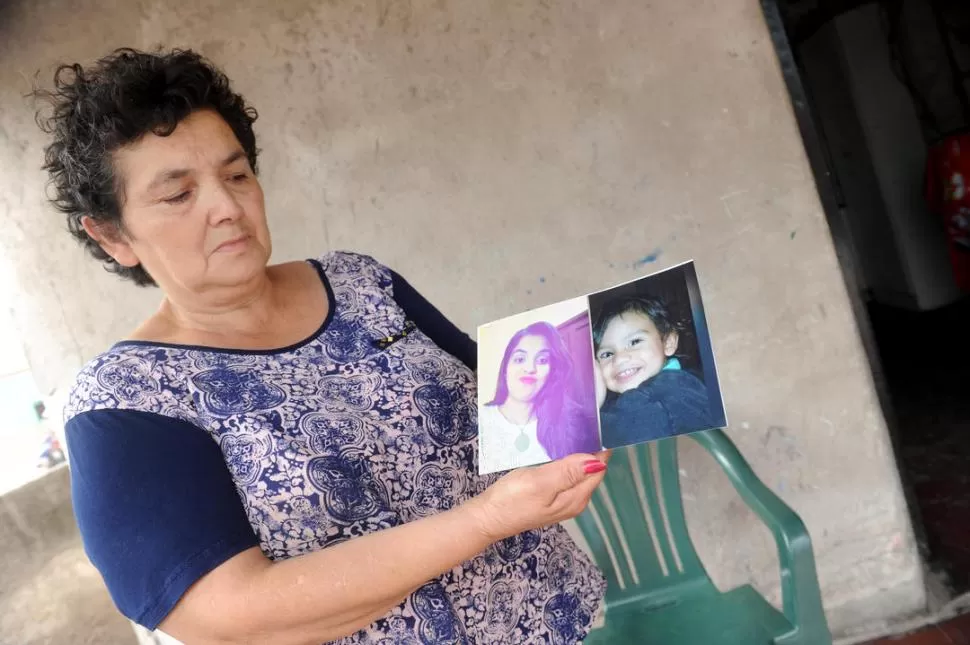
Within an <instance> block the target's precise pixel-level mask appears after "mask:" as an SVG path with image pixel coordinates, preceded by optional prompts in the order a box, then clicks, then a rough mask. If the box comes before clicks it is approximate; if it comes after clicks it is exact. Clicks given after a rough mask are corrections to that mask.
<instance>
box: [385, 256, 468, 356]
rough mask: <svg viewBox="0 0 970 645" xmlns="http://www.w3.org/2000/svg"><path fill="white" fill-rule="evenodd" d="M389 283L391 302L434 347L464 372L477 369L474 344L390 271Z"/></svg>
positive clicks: (398, 276)
mask: <svg viewBox="0 0 970 645" xmlns="http://www.w3.org/2000/svg"><path fill="white" fill-rule="evenodd" d="M391 284H392V287H393V289H394V300H395V302H397V304H398V306H399V307H401V309H403V310H404V313H405V314H407V317H408V318H409V319H410V320H411V321H412V322H413V323H414V324H415V325H417V326H418V329H420V330H421V331H422V332H424V333H425V335H426V336H428V338H430V339H431V340H432V341H434V343H435V345H437V346H438V347H440V348H441V349H443V350H445V351H446V352H448V353H449V354H451V355H452V356H454V357H455V358H457V359H458V360H460V361H461V362H462V363H464V364H465V365H467V366H468V369H470V370H475V369H476V368H477V367H478V345H477V344H476V343H475V341H474V340H472V339H471V338H470V337H469V336H468V334H466V333H465V332H463V331H462V330H460V329H458V327H456V326H455V325H454V324H452V322H451V321H450V320H448V319H447V318H445V316H444V315H443V314H442V313H441V312H440V311H438V310H437V309H436V308H435V307H434V305H432V304H431V303H430V302H428V301H427V300H425V299H424V296H422V295H421V294H420V293H418V292H417V290H415V288H414V287H412V286H411V285H410V284H408V282H407V280H405V279H404V278H402V277H401V276H400V275H398V274H397V273H395V272H394V271H391Z"/></svg>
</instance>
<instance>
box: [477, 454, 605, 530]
mask: <svg viewBox="0 0 970 645" xmlns="http://www.w3.org/2000/svg"><path fill="white" fill-rule="evenodd" d="M609 456H610V453H609V452H608V451H604V452H599V453H596V454H595V455H590V454H576V455H570V456H568V457H566V458H564V459H560V460H558V461H553V462H551V463H548V464H543V465H541V466H535V467H533V468H523V469H520V470H516V471H514V472H511V473H509V474H507V475H505V476H504V477H502V478H501V479H500V480H498V481H497V482H495V483H494V484H493V485H492V486H491V487H489V488H488V490H486V491H485V492H484V493H482V494H481V495H479V496H478V497H476V498H475V499H473V500H472V501H471V502H469V505H470V506H471V509H470V510H472V509H473V510H474V512H475V514H476V516H477V518H478V522H479V524H480V526H481V530H482V533H483V535H485V537H486V538H487V539H488V540H489V541H490V542H497V541H499V540H504V539H505V538H508V537H511V536H513V535H517V534H519V533H521V532H523V531H527V530H529V529H534V528H539V527H543V526H548V525H550V524H555V523H557V522H561V521H563V520H567V519H570V518H572V517H575V516H577V515H579V514H580V513H582V512H583V509H585V508H586V505H587V504H589V500H590V497H592V495H593V491H594V490H595V489H596V487H597V486H598V485H599V484H600V482H602V481H603V477H604V476H605V475H606V462H607V461H608V460H609Z"/></svg>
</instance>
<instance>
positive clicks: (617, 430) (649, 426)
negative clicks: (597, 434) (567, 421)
mask: <svg viewBox="0 0 970 645" xmlns="http://www.w3.org/2000/svg"><path fill="white" fill-rule="evenodd" d="M714 424H715V421H714V419H713V415H712V414H711V410H710V404H709V401H708V396H707V387H706V386H705V385H704V382H703V381H701V380H700V379H699V378H697V377H696V376H694V375H693V374H691V373H690V372H688V371H686V370H683V369H680V368H679V365H678V366H677V367H673V369H670V368H668V369H664V370H661V371H660V373H658V374H657V375H656V376H654V377H652V378H650V379H647V380H646V381H644V382H643V383H641V384H640V385H639V386H637V387H636V388H635V389H632V390H629V391H627V392H624V393H623V394H619V395H616V396H613V397H611V398H610V399H607V401H606V402H605V403H604V404H603V407H602V408H601V409H600V426H601V428H600V429H601V433H602V438H603V447H604V448H619V447H621V446H627V445H630V444H634V443H641V442H644V441H652V440H655V439H664V438H667V437H671V436H674V435H678V434H682V433H684V432H692V431H695V430H703V429H706V428H710V427H712V426H713V425H714Z"/></svg>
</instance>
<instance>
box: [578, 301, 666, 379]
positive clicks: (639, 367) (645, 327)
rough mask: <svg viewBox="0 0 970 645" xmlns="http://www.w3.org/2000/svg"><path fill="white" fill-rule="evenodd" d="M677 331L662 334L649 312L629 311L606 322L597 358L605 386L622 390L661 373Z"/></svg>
mask: <svg viewBox="0 0 970 645" xmlns="http://www.w3.org/2000/svg"><path fill="white" fill-rule="evenodd" d="M677 340H678V339H677V332H671V333H669V334H667V336H666V337H664V336H661V335H660V332H659V331H658V330H657V326H656V325H655V324H654V323H653V321H652V320H650V317H649V316H645V315H644V314H641V313H637V312H634V311H629V312H627V313H625V314H622V315H620V316H617V317H616V318H614V319H613V320H611V321H610V322H609V324H608V325H607V326H606V330H605V331H604V332H603V338H602V340H601V341H600V344H599V348H598V349H597V350H596V362H597V363H598V364H599V368H600V371H601V372H602V374H603V381H604V382H605V383H606V389H608V390H610V391H611V392H616V393H618V394H619V393H623V392H626V391H627V390H632V389H634V388H635V387H637V386H639V385H640V384H641V383H643V382H644V381H646V380H647V379H649V378H652V377H654V376H656V375H657V374H659V373H660V370H662V369H663V366H664V364H665V363H666V362H667V359H668V358H670V357H671V356H673V355H674V352H676V351H677Z"/></svg>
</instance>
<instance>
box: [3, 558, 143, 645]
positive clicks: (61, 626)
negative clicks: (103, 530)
mask: <svg viewBox="0 0 970 645" xmlns="http://www.w3.org/2000/svg"><path fill="white" fill-rule="evenodd" d="M36 563H37V564H36V566H34V567H31V568H30V575H24V576H21V577H20V579H19V580H12V581H11V580H5V581H4V583H3V585H2V586H0V645H67V644H70V645H135V643H136V639H135V634H134V631H133V630H132V628H131V626H130V625H129V623H128V621H126V620H125V619H124V618H123V617H122V616H121V614H120V613H118V611H117V610H116V609H115V607H114V605H113V604H112V603H111V598H110V597H109V596H108V592H107V590H106V589H105V588H104V585H103V584H102V582H101V578H100V577H99V576H98V573H97V571H96V570H95V569H94V567H93V566H91V563H90V562H88V559H87V557H86V556H85V555H84V551H83V549H82V547H81V543H80V540H78V541H77V542H75V543H74V544H71V545H69V546H68V547H67V548H62V549H61V550H59V551H57V552H52V553H44V554H40V553H38V554H37V560H36Z"/></svg>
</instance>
